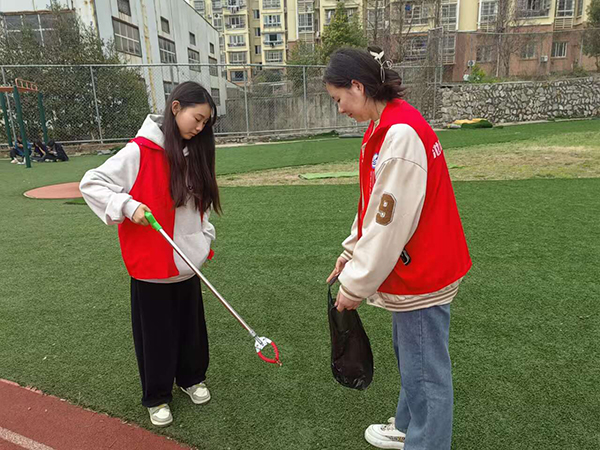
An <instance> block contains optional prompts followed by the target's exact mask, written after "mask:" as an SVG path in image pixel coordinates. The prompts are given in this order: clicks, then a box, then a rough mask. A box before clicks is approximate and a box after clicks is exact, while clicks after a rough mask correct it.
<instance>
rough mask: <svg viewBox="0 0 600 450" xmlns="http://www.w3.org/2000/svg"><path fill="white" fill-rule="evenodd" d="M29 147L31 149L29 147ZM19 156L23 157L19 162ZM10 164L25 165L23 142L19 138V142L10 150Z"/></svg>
mask: <svg viewBox="0 0 600 450" xmlns="http://www.w3.org/2000/svg"><path fill="white" fill-rule="evenodd" d="M28 147H30V146H29V145H28ZM18 156H20V157H21V161H19V158H17V157H18ZM10 162H11V164H25V150H24V147H23V140H22V139H21V138H20V137H18V138H17V142H15V145H14V147H13V148H11V149H10Z"/></svg>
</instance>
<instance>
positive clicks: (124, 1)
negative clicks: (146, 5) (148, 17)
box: [117, 0, 131, 16]
mask: <svg viewBox="0 0 600 450" xmlns="http://www.w3.org/2000/svg"><path fill="white" fill-rule="evenodd" d="M117 8H118V9H119V12H120V13H123V14H125V15H126V16H131V5H130V4H129V0H118V1H117Z"/></svg>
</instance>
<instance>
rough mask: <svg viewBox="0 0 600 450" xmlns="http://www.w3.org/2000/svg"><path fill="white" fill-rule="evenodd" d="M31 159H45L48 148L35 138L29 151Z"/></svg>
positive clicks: (39, 160) (40, 160)
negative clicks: (31, 149)
mask: <svg viewBox="0 0 600 450" xmlns="http://www.w3.org/2000/svg"><path fill="white" fill-rule="evenodd" d="M31 153H32V155H31V159H32V160H34V161H38V162H43V161H45V160H46V155H47V154H48V149H47V148H46V146H45V145H44V143H43V142H42V141H41V140H39V139H38V140H37V141H35V142H34V143H33V151H32V152H31Z"/></svg>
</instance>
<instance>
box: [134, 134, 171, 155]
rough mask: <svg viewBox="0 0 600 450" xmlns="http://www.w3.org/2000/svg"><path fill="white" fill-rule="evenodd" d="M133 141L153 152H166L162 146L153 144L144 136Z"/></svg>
mask: <svg viewBox="0 0 600 450" xmlns="http://www.w3.org/2000/svg"><path fill="white" fill-rule="evenodd" d="M131 141H132V142H135V143H136V144H138V145H143V146H144V147H147V148H151V149H152V150H162V151H164V150H165V149H164V148H162V147H161V146H160V145H158V144H156V143H154V142H152V141H151V140H150V139H147V138H145V137H143V136H137V137H135V138H134V139H132V140H131Z"/></svg>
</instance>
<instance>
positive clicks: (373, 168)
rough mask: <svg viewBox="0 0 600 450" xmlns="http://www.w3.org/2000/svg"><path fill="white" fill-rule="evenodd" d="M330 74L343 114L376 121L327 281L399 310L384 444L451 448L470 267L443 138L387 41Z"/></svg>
mask: <svg viewBox="0 0 600 450" xmlns="http://www.w3.org/2000/svg"><path fill="white" fill-rule="evenodd" d="M324 81H325V83H326V87H327V91H328V92H329V95H330V96H331V98H332V99H333V100H334V101H335V102H336V103H337V104H338V109H339V112H340V113H341V114H346V115H347V116H349V117H352V118H354V119H355V120H356V121H358V122H366V121H369V122H370V123H369V127H368V129H367V132H366V133H365V135H364V138H363V142H362V146H361V151H360V168H359V169H360V171H359V172H360V198H359V202H358V213H357V215H356V218H355V220H354V223H353V225H352V228H351V232H350V235H349V236H348V238H347V239H346V240H345V241H344V242H343V244H342V246H343V249H344V251H343V253H342V254H341V255H340V257H339V258H338V260H337V262H336V265H335V269H334V270H333V272H332V273H331V275H330V276H329V278H328V281H330V280H332V279H333V278H334V277H336V276H339V278H338V279H339V282H340V290H339V293H338V297H337V301H336V305H337V308H338V310H339V311H342V310H344V309H356V308H358V306H359V305H360V304H361V302H362V301H363V300H364V299H366V300H367V303H369V304H371V305H374V306H378V307H381V308H385V309H386V310H388V311H390V312H391V313H392V326H393V342H394V349H395V352H396V357H397V360H398V367H399V370H400V375H401V380H402V381H401V388H400V396H399V399H398V404H397V408H396V414H395V417H393V418H391V419H390V420H389V421H388V423H385V424H376V425H371V426H369V427H368V428H367V429H366V430H365V439H366V440H367V441H368V442H369V443H371V444H372V445H374V446H376V447H379V448H399V449H402V448H406V449H407V450H412V449H415V450H417V449H418V450H449V449H450V444H451V439H452V409H453V390H452V373H451V363H450V355H449V352H448V337H449V328H450V303H451V302H452V300H453V299H454V297H455V296H456V294H457V292H458V287H459V284H460V282H461V280H462V278H463V277H464V276H465V274H466V273H467V272H468V270H469V269H470V267H471V259H470V257H469V252H468V249H467V244H466V240H465V236H464V232H463V229H462V225H461V221H460V217H459V214H458V209H457V206H456V201H455V198H454V192H453V189H452V184H451V182H450V176H449V174H448V167H447V165H446V160H445V158H444V153H443V151H442V146H441V145H440V142H439V140H438V138H437V136H436V134H435V132H434V131H433V130H432V128H431V127H430V126H429V124H428V123H427V122H426V121H425V119H424V118H423V117H422V116H421V114H420V113H419V112H418V111H417V110H416V109H415V108H413V107H412V106H411V105H409V104H408V103H407V102H406V101H405V100H403V99H402V97H403V94H404V90H405V89H404V87H403V86H402V80H401V79H400V76H399V75H398V73H397V72H395V71H394V70H392V68H391V63H390V61H387V60H386V58H385V55H384V53H383V51H382V50H381V49H380V48H375V47H371V48H369V51H363V50H358V49H341V50H338V51H337V52H335V53H334V54H333V55H332V56H331V59H330V62H329V65H328V67H327V69H326V71H325V76H324Z"/></svg>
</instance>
